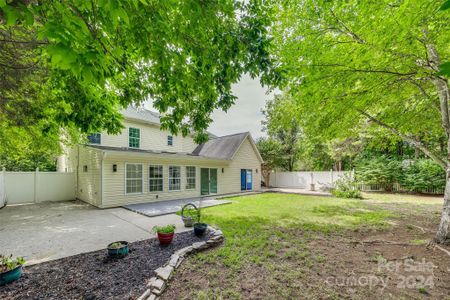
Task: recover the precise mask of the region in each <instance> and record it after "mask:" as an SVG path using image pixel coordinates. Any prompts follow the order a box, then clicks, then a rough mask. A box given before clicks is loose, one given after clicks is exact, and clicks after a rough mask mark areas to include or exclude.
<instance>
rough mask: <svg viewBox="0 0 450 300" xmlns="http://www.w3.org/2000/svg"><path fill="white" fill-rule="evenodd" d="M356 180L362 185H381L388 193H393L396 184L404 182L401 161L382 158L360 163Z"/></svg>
mask: <svg viewBox="0 0 450 300" xmlns="http://www.w3.org/2000/svg"><path fill="white" fill-rule="evenodd" d="M356 170H357V173H356V179H357V181H358V182H360V183H364V184H372V185H381V186H383V188H384V189H385V190H386V191H392V188H393V186H394V183H396V182H399V181H400V180H402V179H401V178H402V174H403V169H402V163H401V161H398V160H395V159H391V158H388V157H386V156H380V157H376V158H372V159H366V160H362V161H360V163H359V164H358V166H357V168H356Z"/></svg>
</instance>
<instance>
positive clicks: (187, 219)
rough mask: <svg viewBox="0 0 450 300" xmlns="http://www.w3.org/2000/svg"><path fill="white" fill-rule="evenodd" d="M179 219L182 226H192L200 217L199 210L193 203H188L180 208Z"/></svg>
mask: <svg viewBox="0 0 450 300" xmlns="http://www.w3.org/2000/svg"><path fill="white" fill-rule="evenodd" d="M181 219H182V220H183V223H184V227H192V226H193V225H194V223H197V222H198V221H199V219H200V210H199V209H198V208H197V206H195V204H193V203H188V204H186V205H184V206H183V208H182V209H181Z"/></svg>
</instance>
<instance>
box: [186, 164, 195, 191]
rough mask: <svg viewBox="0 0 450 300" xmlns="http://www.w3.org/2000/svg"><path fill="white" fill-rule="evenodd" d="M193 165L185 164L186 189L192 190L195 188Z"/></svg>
mask: <svg viewBox="0 0 450 300" xmlns="http://www.w3.org/2000/svg"><path fill="white" fill-rule="evenodd" d="M195 177H196V176H195V167H194V166H187V167H186V189H187V190H193V189H195Z"/></svg>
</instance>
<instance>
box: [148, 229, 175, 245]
mask: <svg viewBox="0 0 450 300" xmlns="http://www.w3.org/2000/svg"><path fill="white" fill-rule="evenodd" d="M152 231H153V232H156V234H157V236H158V240H159V243H160V244H161V245H168V244H170V243H171V242H172V240H173V236H174V234H175V225H173V224H170V225H166V226H154V227H153V228H152Z"/></svg>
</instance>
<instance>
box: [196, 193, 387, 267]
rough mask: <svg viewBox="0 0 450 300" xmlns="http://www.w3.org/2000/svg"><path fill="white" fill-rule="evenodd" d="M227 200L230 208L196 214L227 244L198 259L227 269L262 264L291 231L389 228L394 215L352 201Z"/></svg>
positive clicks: (266, 196)
mask: <svg viewBox="0 0 450 300" xmlns="http://www.w3.org/2000/svg"><path fill="white" fill-rule="evenodd" d="M231 200H232V201H233V203H232V204H229V205H222V206H216V207H211V208H206V209H203V210H202V222H206V223H208V224H210V225H212V226H214V227H217V228H220V229H221V230H222V231H223V232H224V234H225V236H226V238H227V242H226V244H225V246H224V247H222V248H221V249H220V250H218V251H217V253H214V255H210V254H206V255H200V258H201V259H212V260H213V259H216V257H217V256H218V257H220V258H221V260H222V262H223V263H224V264H225V265H227V266H232V267H239V266H240V265H242V264H243V263H246V262H248V260H250V261H252V262H258V263H259V262H261V261H264V260H265V259H266V258H268V257H270V256H271V255H273V254H274V253H273V252H274V251H276V250H277V249H279V248H280V247H281V246H282V245H281V244H280V243H279V242H278V239H283V240H289V237H288V232H289V231H291V230H295V231H299V230H300V231H302V233H303V234H305V236H306V237H310V236H312V233H314V232H321V233H324V234H331V233H333V232H336V231H339V230H342V229H356V228H359V229H371V228H385V227H387V226H389V225H388V222H387V219H388V218H393V217H395V214H393V213H392V212H390V211H387V210H375V211H374V210H368V209H366V208H365V206H366V205H365V204H364V202H362V201H361V200H353V199H337V198H333V197H317V196H298V195H290V194H277V193H265V194H260V195H253V196H243V197H236V198H232V199H231ZM289 242H290V243H293V244H298V243H301V241H295V240H291V241H289ZM284 246H286V245H285V244H284V245H283V247H284ZM287 255H289V254H287Z"/></svg>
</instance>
